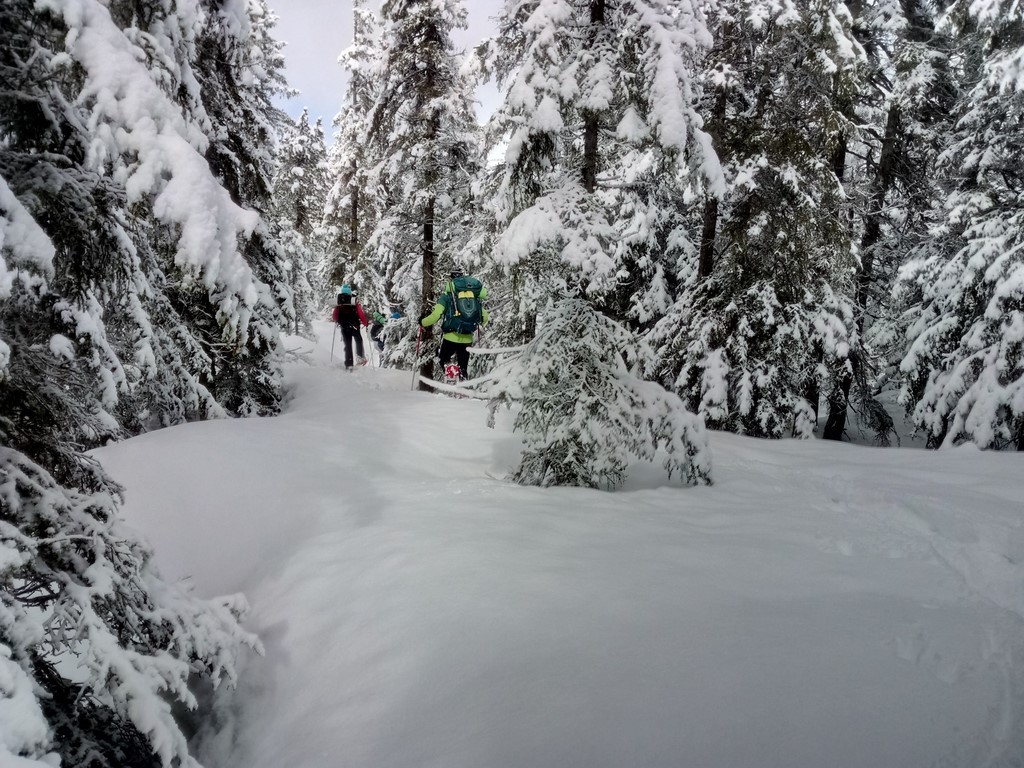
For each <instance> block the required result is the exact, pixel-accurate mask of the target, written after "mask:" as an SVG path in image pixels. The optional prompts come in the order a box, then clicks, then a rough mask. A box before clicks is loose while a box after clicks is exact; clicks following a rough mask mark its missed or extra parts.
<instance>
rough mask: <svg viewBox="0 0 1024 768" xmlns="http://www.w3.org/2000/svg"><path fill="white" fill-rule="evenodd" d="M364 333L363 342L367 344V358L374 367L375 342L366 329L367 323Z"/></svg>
mask: <svg viewBox="0 0 1024 768" xmlns="http://www.w3.org/2000/svg"><path fill="white" fill-rule="evenodd" d="M362 334H363V343H364V344H366V347H365V349H366V359H367V361H368V363H369V366H370V367H371V368H373V344H372V343H371V341H370V332H369V331H368V330H367V329H366V326H365V325H364V326H363V330H362Z"/></svg>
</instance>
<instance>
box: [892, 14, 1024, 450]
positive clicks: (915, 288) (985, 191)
mask: <svg viewBox="0 0 1024 768" xmlns="http://www.w3.org/2000/svg"><path fill="white" fill-rule="evenodd" d="M946 24H948V25H949V28H950V29H951V30H952V31H953V32H955V33H956V34H957V38H956V39H957V40H958V41H959V42H960V44H961V46H962V50H961V54H962V61H963V62H964V71H963V77H964V81H965V82H966V83H968V84H973V87H970V88H968V89H967V90H966V91H965V92H964V96H963V99H962V101H961V104H960V106H959V109H958V110H957V117H958V120H957V123H956V131H955V133H954V134H953V136H952V138H951V142H950V144H949V147H948V149H947V150H946V151H945V152H944V153H943V155H942V156H941V157H940V166H939V168H940V171H944V175H945V177H946V178H948V179H949V181H950V183H951V184H952V185H953V190H952V192H951V193H950V194H949V196H948V197H947V199H946V200H945V205H944V208H945V213H946V217H947V222H946V223H944V224H943V225H941V226H938V227H936V229H935V230H934V232H933V240H932V242H931V244H930V245H929V246H928V247H925V248H923V249H922V251H921V253H920V257H919V258H918V259H917V260H915V261H913V262H911V263H910V264H908V265H907V267H906V268H905V269H904V271H903V273H902V275H901V278H902V281H903V286H904V288H905V289H906V290H907V291H908V293H909V294H910V295H911V296H916V297H918V299H919V303H917V305H916V306H914V307H913V308H912V325H911V326H910V329H909V332H908V337H909V342H910V346H909V350H908V351H907V354H906V356H905V358H904V359H903V362H902V366H901V367H902V370H903V373H904V376H905V382H906V383H905V392H904V400H905V402H906V403H907V405H908V407H912V408H913V417H914V421H915V423H916V424H917V425H918V427H919V428H920V429H921V430H923V431H924V432H925V434H926V435H927V437H928V442H929V444H930V445H932V446H940V445H952V444H954V443H956V442H958V441H963V440H969V441H972V442H974V443H976V444H977V445H979V446H981V447H983V448H987V447H1008V446H1012V447H1014V448H1016V449H1017V450H1024V255H1022V254H1024V234H1022V233H1024V213H1022V211H1024V174H1022V171H1021V168H1022V163H1024V155H1022V149H1021V147H1022V146H1024V127H1022V126H1024V77H1022V72H1024V17H1022V16H1021V9H1020V6H1019V4H1017V3H1014V2H1005V1H1004V0H981V1H980V2H972V3H968V2H956V3H953V4H952V5H951V6H950V8H949V9H948V10H947V12H946Z"/></svg>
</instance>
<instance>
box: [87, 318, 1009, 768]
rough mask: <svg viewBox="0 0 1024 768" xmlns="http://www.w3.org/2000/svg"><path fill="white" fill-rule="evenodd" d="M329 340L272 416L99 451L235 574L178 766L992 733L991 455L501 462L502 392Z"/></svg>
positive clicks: (796, 761) (749, 761) (1001, 620)
mask: <svg viewBox="0 0 1024 768" xmlns="http://www.w3.org/2000/svg"><path fill="white" fill-rule="evenodd" d="M321 330H325V331H326V332H328V333H329V332H330V327H329V326H324V327H323V328H321ZM293 343H297V342H293ZM329 346H330V338H329V337H327V338H326V342H323V343H322V344H321V346H320V347H318V348H317V349H315V350H313V352H312V353H311V355H310V359H311V360H313V362H315V363H318V365H314V366H311V367H306V366H300V365H295V366H293V367H291V368H290V370H289V380H290V387H291V393H292V395H291V399H290V401H289V403H288V406H287V409H286V412H285V413H284V414H283V415H282V416H280V417H279V418H275V419H262V420H255V419H254V420H242V421H220V422H207V423H202V424H191V425H187V426H182V427H177V428H173V429H167V430H163V431H160V432H156V433H152V434H149V435H145V436H143V437H139V438H135V439H132V440H129V441H127V442H125V443H123V444H120V445H116V446H112V447H109V448H105V449H103V450H101V451H98V452H97V453H98V455H99V456H100V458H101V459H102V461H103V463H104V465H105V466H106V467H107V468H108V469H109V470H110V471H111V472H112V474H113V475H114V477H115V478H116V479H118V480H119V481H121V482H122V483H123V484H124V485H125V487H126V489H127V504H126V515H127V516H128V518H129V520H130V521H131V522H132V523H133V524H135V525H137V526H138V527H140V528H141V529H143V530H144V531H145V533H146V534H147V535H148V536H149V538H150V539H151V540H152V541H153V543H154V545H155V546H156V548H157V552H158V556H159V559H160V561H161V563H162V566H163V569H164V571H165V572H166V573H168V574H169V575H174V576H190V577H191V578H192V580H193V581H194V583H195V585H196V588H197V589H198V590H199V591H200V592H202V593H205V594H208V595H214V594H218V593H223V592H233V591H239V590H240V591H244V592H245V593H246V595H247V596H248V598H249V600H250V602H251V604H252V609H253V610H252V614H251V617H250V627H251V628H253V629H255V630H256V631H258V632H259V633H260V635H261V637H262V639H263V642H264V644H265V646H266V655H265V656H264V657H254V658H252V659H250V660H249V661H248V662H247V664H246V665H245V669H244V672H243V675H244V677H243V681H242V684H241V686H240V688H239V689H238V690H237V691H236V692H235V693H234V695H233V697H232V698H231V699H230V700H225V701H222V702H221V704H222V710H221V712H220V719H219V720H217V721H216V722H215V723H208V724H207V726H208V728H207V730H208V731H210V730H213V727H211V726H215V727H216V729H217V733H216V734H214V735H212V736H211V735H208V736H207V738H206V739H205V740H204V742H203V744H202V755H201V756H202V757H203V758H204V760H205V762H206V764H207V766H208V768H214V767H216V768H282V767H284V766H295V767H296V768H299V767H301V768H318V767H319V766H324V767H325V768H327V767H328V766H329V767H330V768H339V767H342V766H344V767H348V766H352V767H353V768H356V767H358V768H398V767H399V766H403V767H404V766H410V767H411V766H417V767H423V766H438V768H440V767H442V766H443V767H444V768H506V767H507V768H520V767H525V766H529V767H530V768H541V767H543V766H559V767H562V766H586V767H587V768H593V767H596V766H607V767H608V768H626V767H630V768H631V767H634V766H665V767H666V768H668V767H669V766H672V767H673V768H685V767H690V766H692V767H693V768H716V767H721V768H726V767H728V768H741V767H756V768H772V767H777V768H802V767H804V766H806V767H807V768H812V767H813V768H821V767H822V766H831V767H838V766H857V767H862V768H867V767H869V766H870V767H872V768H876V767H878V766H885V767H886V768H895V767H896V766H914V767H915V768H919V767H921V766H933V765H934V766H939V765H942V766H1014V765H1018V766H1019V765H1021V762H1020V761H1021V759H1022V758H1021V756H1022V755H1024V501H1022V499H1024V461H1022V457H1021V456H1018V455H1009V454H983V453H980V452H978V451H976V450H973V449H968V448H964V449H958V450H953V451H946V452H939V453H934V452H925V451H918V450H905V449H904V450H900V449H877V448H865V447H859V446H850V445H837V444H826V443H822V442H796V441H784V442H763V441H755V440H750V439H745V438H740V437H736V436H732V435H725V434H715V435H714V436H713V439H712V450H713V459H714V477H715V485H714V486H712V487H708V488H680V487H678V485H677V484H675V483H669V482H666V481H664V480H663V479H662V478H661V476H660V475H659V472H658V470H657V469H656V468H654V467H642V466H641V467H636V468H635V470H634V472H633V473H632V474H631V479H630V481H629V483H628V484H627V485H626V487H625V489H624V490H622V491H620V492H616V493H604V492H597V491H589V490H582V489H548V490H542V489H536V488H521V487H517V486H513V485H511V484H508V483H506V482H503V481H502V480H500V479H496V478H500V477H501V476H502V475H503V474H504V473H505V472H506V471H508V470H509V469H510V468H511V467H512V466H513V465H514V463H515V458H516V449H517V441H516V439H515V438H514V437H513V436H512V435H511V433H510V430H509V428H508V425H507V420H506V423H504V424H502V423H500V422H499V425H498V426H499V428H498V429H497V430H493V431H492V430H488V429H487V428H486V426H485V424H484V407H483V405H482V404H480V403H478V402H474V401H469V400H456V399H451V398H448V397H443V396H436V395H430V394H424V393H418V392H411V391H409V384H410V375H409V374H408V373H407V372H397V371H385V370H367V369H364V370H360V371H358V372H356V373H354V374H345V373H344V372H342V371H339V370H337V369H333V368H330V367H326V365H320V363H323V364H326V360H327V355H328V351H327V350H328V349H329Z"/></svg>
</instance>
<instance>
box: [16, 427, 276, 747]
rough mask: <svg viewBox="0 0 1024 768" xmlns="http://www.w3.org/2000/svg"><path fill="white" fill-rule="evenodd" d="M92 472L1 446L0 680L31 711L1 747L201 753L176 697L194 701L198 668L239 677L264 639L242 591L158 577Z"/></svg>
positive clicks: (215, 677)
mask: <svg viewBox="0 0 1024 768" xmlns="http://www.w3.org/2000/svg"><path fill="white" fill-rule="evenodd" d="M83 474H85V476H86V477H88V478H89V479H91V480H92V481H93V482H94V483H95V484H96V486H97V489H96V490H94V491H88V490H75V489H69V488H67V487H61V485H59V484H58V483H57V482H56V480H54V478H53V477H52V476H51V475H50V474H49V473H48V472H46V470H44V469H42V468H41V467H40V466H39V465H38V464H36V463H34V462H33V461H32V460H31V459H29V458H28V457H27V456H25V455H24V454H22V453H19V452H18V451H15V450H12V449H10V448H7V447H0V692H4V693H5V694H6V697H13V699H14V701H15V702H17V703H18V705H19V709H20V710H21V711H19V712H18V713H17V715H18V717H17V718H13V719H11V720H6V719H5V718H0V758H2V757H3V752H2V750H4V749H6V750H7V751H9V752H13V753H14V754H17V755H20V756H23V757H30V758H42V757H43V756H44V755H45V754H46V752H47V751H48V750H50V749H54V750H59V752H60V755H61V758H62V760H63V762H64V764H65V765H90V766H92V765H96V766H106V765H125V764H130V765H150V764H160V765H164V766H169V765H172V764H179V765H190V764H191V765H194V764H195V762H194V760H193V759H192V758H191V757H189V753H188V746H187V744H186V738H185V735H184V734H183V732H182V730H181V727H180V726H179V724H178V723H177V721H176V719H175V715H174V714H173V711H172V706H173V703H174V702H177V703H180V704H183V705H184V706H185V707H187V708H189V709H192V708H194V707H195V706H196V699H195V697H194V696H193V694H192V693H191V692H190V691H189V686H188V684H189V678H190V677H191V676H192V675H199V676H203V677H207V678H209V679H211V680H212V681H213V682H214V684H215V685H216V684H217V683H219V682H220V681H221V680H223V679H226V680H228V681H229V682H231V683H233V682H234V680H235V659H236V656H237V653H238V651H239V650H240V649H241V647H243V646H249V647H251V648H256V647H258V642H257V640H256V639H255V637H254V636H252V635H250V634H248V633H246V632H244V631H243V630H242V629H241V628H240V626H239V624H238V619H239V617H240V616H241V614H242V612H243V611H244V609H245V605H244V602H243V601H242V600H241V599H240V598H236V599H231V600H227V601H224V602H219V603H218V602H209V603H207V602H205V601H202V600H199V599H197V598H195V597H193V596H191V595H189V594H188V593H187V592H186V591H184V590H183V589H181V588H179V587H176V586H173V585H171V584H168V583H166V582H164V581H162V580H161V578H160V576H159V574H158V573H157V572H156V571H155V570H154V568H153V565H152V561H151V553H150V551H149V549H148V548H147V547H146V545H144V544H143V543H142V542H141V541H140V540H139V539H138V538H136V537H135V536H134V535H133V534H131V533H130V532H129V531H128V530H127V529H126V528H125V527H124V526H123V524H122V523H121V522H120V521H119V520H118V518H117V508H116V503H115V498H116V497H115V496H114V495H113V493H112V491H113V490H115V489H112V487H111V484H110V483H109V481H108V480H106V478H104V477H103V475H102V473H101V472H100V471H99V470H98V468H97V467H95V466H92V467H89V466H85V467H83ZM29 681H30V682H29ZM6 697H4V698H2V699H0V701H3V700H5V699H6ZM0 714H2V711H0ZM44 718H45V719H44ZM8 728H13V729H14V731H13V733H8V732H7V730H8ZM12 737H13V738H12ZM0 762H3V763H4V764H6V762H4V761H3V760H0Z"/></svg>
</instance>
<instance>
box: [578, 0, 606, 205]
mask: <svg viewBox="0 0 1024 768" xmlns="http://www.w3.org/2000/svg"><path fill="white" fill-rule="evenodd" d="M604 7H605V0H591V3H590V24H591V27H592V30H593V31H592V35H591V39H592V40H593V39H594V38H596V37H597V35H598V33H599V32H598V30H599V28H600V26H601V25H602V24H604ZM600 130H601V119H600V116H599V115H598V113H597V112H592V111H590V110H587V111H586V112H585V113H584V114H583V188H584V189H585V190H587V192H593V191H594V190H595V189H597V165H598V138H599V134H600Z"/></svg>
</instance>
